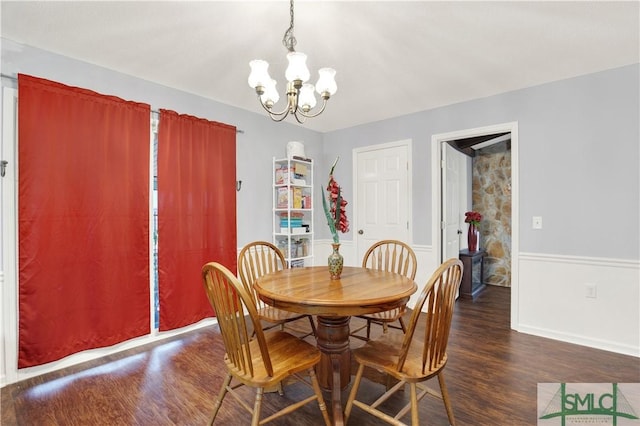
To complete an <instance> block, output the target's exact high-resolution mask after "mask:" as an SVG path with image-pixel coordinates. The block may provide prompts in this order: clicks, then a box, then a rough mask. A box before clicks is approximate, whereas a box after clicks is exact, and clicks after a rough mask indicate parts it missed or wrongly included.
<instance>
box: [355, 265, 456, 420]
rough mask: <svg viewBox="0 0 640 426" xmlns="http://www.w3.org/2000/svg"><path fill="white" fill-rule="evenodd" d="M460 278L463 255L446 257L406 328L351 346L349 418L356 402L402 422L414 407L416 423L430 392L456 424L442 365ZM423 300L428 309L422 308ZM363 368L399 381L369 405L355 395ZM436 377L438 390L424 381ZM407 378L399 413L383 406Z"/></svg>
mask: <svg viewBox="0 0 640 426" xmlns="http://www.w3.org/2000/svg"><path fill="white" fill-rule="evenodd" d="M461 280H462V262H461V261H460V260H459V259H449V260H447V261H446V262H444V263H443V264H442V265H440V267H439V268H438V269H437V270H436V271H435V272H434V273H433V275H432V276H431V278H430V279H429V281H427V284H426V285H425V286H424V288H423V290H422V293H421V294H420V298H419V299H418V302H417V303H416V306H415V307H414V309H413V312H412V314H411V318H410V320H409V325H408V326H407V330H406V333H404V334H402V333H400V332H393V333H387V334H382V335H381V336H380V337H379V338H377V339H373V340H369V341H368V342H367V343H365V345H364V346H362V347H360V348H358V349H353V350H352V356H353V357H354V359H355V360H356V362H357V363H358V371H357V373H356V377H355V380H354V382H353V387H352V389H351V392H350V394H349V399H348V400H347V406H346V408H345V423H346V422H347V421H348V419H349V415H350V414H351V410H352V409H353V406H354V405H355V406H356V407H359V408H361V409H363V410H364V411H366V412H367V413H369V414H372V415H373V416H375V417H377V418H379V419H382V420H384V421H386V422H387V423H389V424H395V425H404V424H405V423H402V422H401V421H400V419H401V418H402V417H403V416H404V415H406V414H407V412H409V410H411V424H412V425H414V426H417V425H418V424H419V420H418V402H419V401H420V400H421V399H422V398H423V397H424V396H425V395H427V394H430V395H432V396H436V397H439V398H441V399H442V400H443V401H444V406H445V409H446V411H447V417H448V418H449V423H450V424H451V425H455V420H454V417H453V410H452V408H451V402H450V401H449V394H448V392H447V387H446V385H445V380H444V375H443V370H444V367H445V365H446V364H447V342H448V340H449V331H450V329H451V318H452V316H453V308H454V305H455V300H456V293H457V292H458V288H459V287H460V281H461ZM425 304H426V309H425V312H422V310H423V308H424V307H425ZM421 316H423V318H424V324H425V329H424V332H423V333H422V332H421V333H416V328H417V326H418V323H419V321H420V319H421ZM365 367H369V368H373V369H375V370H377V371H382V372H384V373H387V374H389V375H390V376H392V377H394V378H395V379H397V380H398V383H397V384H396V385H395V386H393V387H392V388H390V389H388V390H387V391H386V392H385V393H384V394H383V395H382V396H381V397H380V398H378V399H376V400H375V402H373V403H371V404H366V403H364V402H362V401H358V400H356V399H355V398H356V396H357V393H358V387H359V386H360V381H361V380H362V373H363V371H364V368H365ZM434 376H437V377H438V382H439V384H440V392H439V393H438V392H436V391H434V390H432V389H430V388H428V387H427V386H425V385H424V383H423V382H425V381H427V380H429V379H431V378H433V377H434ZM407 383H408V384H409V387H410V391H411V393H410V398H409V403H408V404H406V405H405V406H404V407H403V408H402V409H401V410H400V411H399V412H398V413H397V414H396V415H395V417H392V416H391V415H388V414H386V413H384V412H383V411H381V410H380V408H379V406H380V404H382V403H384V401H386V400H387V399H388V398H389V397H391V396H392V395H393V394H394V393H395V392H397V391H398V390H400V389H402V388H403V387H404V385H405V384H407ZM418 389H420V394H418V393H417V391H418Z"/></svg>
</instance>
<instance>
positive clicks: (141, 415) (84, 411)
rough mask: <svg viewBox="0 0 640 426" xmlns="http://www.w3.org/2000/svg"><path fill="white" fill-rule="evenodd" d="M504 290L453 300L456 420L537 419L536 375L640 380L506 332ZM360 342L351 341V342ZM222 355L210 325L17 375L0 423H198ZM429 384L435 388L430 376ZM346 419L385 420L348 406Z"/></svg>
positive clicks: (615, 364)
mask: <svg viewBox="0 0 640 426" xmlns="http://www.w3.org/2000/svg"><path fill="white" fill-rule="evenodd" d="M509 295H510V292H509V289H506V288H501V287H491V286H490V287H488V288H487V289H486V290H485V291H484V292H483V293H481V294H480V295H479V297H478V298H476V300H475V301H471V300H459V301H458V302H457V303H456V311H455V313H454V322H453V325H452V330H451V337H450V340H449V349H448V352H449V363H448V365H447V367H446V368H445V375H446V379H447V385H448V389H449V394H450V397H451V401H452V404H453V409H454V414H455V417H456V422H457V424H458V425H473V426H484V425H486V426H496V425H509V426H511V425H516V426H517V425H535V424H536V423H537V420H536V418H537V412H536V405H537V402H536V401H537V384H538V383H542V382H553V383H556V382H584V383H600V382H606V383H610V382H618V383H629V382H633V383H638V382H640V359H639V358H635V357H631V356H624V355H619V354H615V353H611V352H606V351H601V350H596V349H590V348H586V347H583V346H577V345H573V344H569V343H563V342H558V341H555V340H549V339H544V338H540V337H535V336H530V335H526V334H522V333H517V332H515V331H512V330H510V329H509V315H510V307H509V305H510V303H509ZM352 321H359V320H357V319H352ZM298 323H299V324H300V325H299V327H304V326H305V322H304V321H299V322H296V323H295V324H298ZM308 326H309V325H308V323H307V324H306V327H308ZM375 330H376V332H379V331H380V327H375ZM300 331H303V330H302V329H301V330H300ZM394 331H395V330H392V331H390V332H394ZM308 339H309V338H308ZM311 339H313V338H311ZM310 341H312V340H310ZM361 344H362V342H361V341H359V340H356V339H352V346H354V347H355V346H357V345H361ZM223 352H224V350H223V347H222V341H221V338H220V334H219V333H218V331H217V328H216V327H209V328H207V329H203V330H199V331H195V332H191V333H188V334H186V335H183V336H180V337H177V338H174V339H172V340H169V341H164V342H161V343H157V344H153V345H149V346H146V347H143V348H137V349H134V350H130V351H127V352H123V353H120V354H118V355H114V356H111V357H107V358H104V359H102V360H100V361H99V362H98V361H92V362H90V363H86V364H83V365H79V366H74V367H71V368H68V369H65V370H62V371H57V372H53V373H50V374H47V375H43V376H39V377H35V378H32V379H28V380H24V381H22V382H18V383H15V384H12V385H8V386H5V387H4V388H2V390H1V397H2V398H1V407H0V408H1V410H2V415H1V418H0V420H1V423H2V425H6V426H9V425H25V426H27V425H29V426H31V425H38V426H47V425H145V426H146V425H204V424H206V423H207V421H208V419H209V414H210V410H211V407H212V406H213V398H214V396H215V394H216V393H217V392H218V390H219V386H220V384H221V383H222V379H223V375H224V367H223V366H221V359H222V355H223ZM431 386H433V387H435V388H436V389H437V383H435V382H434V383H432V385H431ZM245 390H247V391H248V390H249V389H245ZM348 390H349V387H348V388H347V389H345V391H344V392H343V401H346V398H347V392H348ZM382 391H383V386H382V385H379V384H377V383H374V382H372V381H370V380H368V379H363V385H362V387H361V392H365V393H367V395H370V397H371V398H373V397H374V396H376V395H378V394H380V393H382ZM285 392H286V393H285V396H284V397H281V396H279V395H278V394H277V393H269V394H266V396H265V398H264V403H263V412H267V411H268V410H270V409H272V408H274V407H280V406H281V404H282V401H283V400H286V399H289V398H292V399H298V398H299V396H300V393H301V392H307V390H306V388H305V387H303V386H302V385H295V384H293V385H291V386H289V387H287V388H286V389H285ZM406 398H408V392H407V394H406V395H404V394H402V393H400V395H399V396H398V397H397V398H395V399H394V400H392V401H390V402H389V404H390V405H392V406H393V405H401V404H402V405H403V404H404V402H405V399H406ZM325 399H326V400H328V399H329V395H328V394H327V395H326V397H325ZM249 418H250V417H249V415H248V413H246V412H245V411H244V410H243V409H242V408H240V407H239V406H238V404H237V403H235V401H234V400H233V399H232V398H228V399H225V401H224V403H223V405H222V408H221V411H220V414H219V416H218V421H217V422H216V424H220V425H244V424H249ZM420 419H421V424H429V425H446V424H448V422H447V418H446V413H445V410H444V406H443V405H442V402H441V401H439V400H436V399H433V398H430V397H427V398H425V399H424V400H423V401H422V402H421V408H420ZM405 421H408V419H406V418H405ZM274 424H278V425H297V426H302V425H314V424H318V425H320V424H322V419H321V417H320V414H319V411H318V409H317V406H316V405H314V404H309V405H308V406H306V407H305V408H303V409H302V410H299V411H298V412H296V413H293V414H292V415H290V416H289V417H288V418H286V420H282V421H280V422H275V423H274ZM349 424H351V425H378V424H382V423H381V422H380V421H379V420H377V419H375V418H373V417H370V416H368V415H365V414H364V413H363V412H362V411H361V410H359V409H358V408H354V411H353V412H352V415H351V418H350V421H349Z"/></svg>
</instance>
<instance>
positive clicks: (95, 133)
mask: <svg viewBox="0 0 640 426" xmlns="http://www.w3.org/2000/svg"><path fill="white" fill-rule="evenodd" d="M18 96H19V100H18V132H19V133H18V135H19V142H18V155H19V160H20V161H19V170H18V171H19V180H18V234H19V253H18V259H19V260H18V261H19V284H18V285H19V291H18V292H19V296H18V310H19V321H18V324H19V331H18V339H19V343H18V346H19V349H18V350H19V354H18V367H19V368H24V367H30V366H34V365H39V364H43V363H47V362H51V361H54V360H58V359H60V358H63V357H65V356H67V355H70V354H72V353H75V352H79V351H82V350H86V349H93V348H98V347H106V346H111V345H113V344H116V343H119V342H122V341H125V340H129V339H131V338H134V337H138V336H142V335H145V334H148V333H149V332H150V297H149V288H150V286H149V283H150V279H149V141H150V128H149V127H150V126H149V117H150V107H149V105H146V104H141V103H136V102H129V101H125V100H122V99H119V98H116V97H113V96H105V95H101V94H98V93H95V92H92V91H89V90H85V89H80V88H76V87H69V86H65V85H63V84H59V83H55V82H51V81H47V80H43V79H38V78H35V77H31V76H27V75H19V76H18Z"/></svg>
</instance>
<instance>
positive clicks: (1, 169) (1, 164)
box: [0, 160, 9, 177]
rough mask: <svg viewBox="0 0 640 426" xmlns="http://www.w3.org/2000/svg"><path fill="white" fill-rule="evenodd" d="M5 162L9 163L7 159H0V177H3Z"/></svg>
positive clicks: (5, 168) (5, 167)
mask: <svg viewBox="0 0 640 426" xmlns="http://www.w3.org/2000/svg"><path fill="white" fill-rule="evenodd" d="M7 164H9V162H8V161H7V160H2V161H0V177H4V174H5V171H6V170H7Z"/></svg>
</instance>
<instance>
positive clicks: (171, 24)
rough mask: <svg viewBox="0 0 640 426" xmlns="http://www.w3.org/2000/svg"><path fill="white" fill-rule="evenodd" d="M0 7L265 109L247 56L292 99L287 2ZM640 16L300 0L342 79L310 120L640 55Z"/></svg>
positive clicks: (319, 50)
mask: <svg viewBox="0 0 640 426" xmlns="http://www.w3.org/2000/svg"><path fill="white" fill-rule="evenodd" d="M0 13H1V17H2V21H1V34H2V37H3V38H8V39H11V40H14V41H16V42H19V43H21V44H25V45H29V46H33V47H38V48H42V49H45V50H49V51H52V52H56V53H59V54H62V55H65V56H69V57H72V58H76V59H80V60H83V61H86V62H89V63H93V64H96V65H100V66H103V67H106V68H109V69H113V70H116V71H119V72H122V73H125V74H130V75H133V76H136V77H139V78H142V79H145V80H149V81H152V82H155V83H159V84H162V85H165V86H170V87H174V88H177V89H180V90H183V91H186V92H190V93H195V94H198V95H200V96H204V97H206V98H210V99H213V100H216V101H219V102H222V103H225V104H229V105H233V106H236V107H239V108H242V109H246V110H250V111H254V112H261V111H262V110H261V107H260V106H259V105H258V102H257V100H256V95H255V92H254V90H253V89H252V88H250V87H249V86H248V84H247V77H248V74H249V65H248V62H249V61H250V60H251V59H257V58H259V59H265V60H267V61H268V62H269V63H270V64H271V66H270V73H271V76H272V77H273V78H275V79H276V80H278V81H279V83H278V87H279V88H280V91H281V100H280V102H279V103H278V104H277V105H276V108H278V109H279V108H281V105H282V104H283V99H284V95H283V94H282V90H283V88H284V86H285V84H284V83H283V81H284V68H285V67H286V58H285V55H286V52H287V51H286V48H285V47H284V46H283V45H282V36H283V34H284V32H285V30H286V29H287V28H288V26H289V4H288V2H287V1H196V2H187V1H160V2H153V1H123V2H115V1H108V2H97V1H62V2H53V1H40V2H38V1H18V2H12V1H6V0H2V2H1V9H0ZM639 13H640V2H638V1H630V2H610V1H604V2H592V1H588V2H586V1H570V2H555V1H546V2H522V1H501V2H481V1H471V2H460V1H449V2H434V1H410V2H400V1H377V2H371V1H337V2H334V1H311V0H307V1H302V0H301V1H297V2H296V3H295V30H294V31H295V36H296V39H297V41H298V44H297V47H296V50H298V51H300V52H304V53H306V54H307V56H308V60H307V64H308V65H309V68H310V70H311V71H312V76H314V75H316V76H317V69H318V68H321V67H324V66H329V67H332V68H335V69H336V70H337V74H336V81H337V83H338V91H337V93H336V94H335V95H334V96H333V97H332V98H331V99H330V101H329V105H328V106H327V110H326V111H325V112H324V113H323V114H322V115H321V116H319V117H317V118H315V119H310V120H308V121H307V122H306V123H305V124H304V126H305V127H308V128H310V129H313V130H317V131H320V132H328V131H332V130H337V129H341V128H346V127H351V126H354V125H358V124H363V123H369V122H374V121H378V120H383V119H386V118H390V117H395V116H400V115H405V114H409V113H413V112H417V111H423V110H427V109H431V108H436V107H440V106H444V105H449V104H453V103H457V102H462V101H466V100H470V99H475V98H481V97H486V96H491V95H495V94H499V93H504V92H507V91H511V90H516V89H520V88H524V87H530V86H535V85H538V84H543V83H546V82H549V81H555V80H560V79H564V78H570V77H574V76H578V75H583V74H588V73H592V72H597V71H601V70H605V69H611V68H616V67H620V66H624V65H629V64H633V63H638V62H640V59H639V57H640V41H639V37H640V36H639V26H640V25H639V21H640V18H639ZM315 80H316V77H312V82H313V83H315ZM135 100H137V101H143V102H144V99H135ZM265 119H266V118H265ZM287 120H288V121H290V122H295V120H293V119H289V118H288V119H287Z"/></svg>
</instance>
